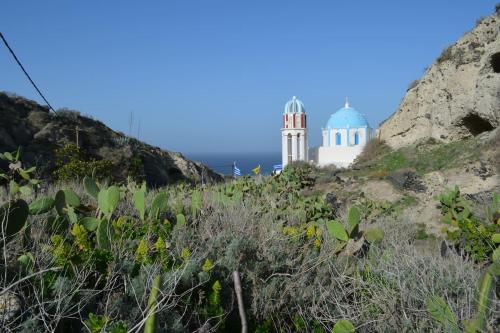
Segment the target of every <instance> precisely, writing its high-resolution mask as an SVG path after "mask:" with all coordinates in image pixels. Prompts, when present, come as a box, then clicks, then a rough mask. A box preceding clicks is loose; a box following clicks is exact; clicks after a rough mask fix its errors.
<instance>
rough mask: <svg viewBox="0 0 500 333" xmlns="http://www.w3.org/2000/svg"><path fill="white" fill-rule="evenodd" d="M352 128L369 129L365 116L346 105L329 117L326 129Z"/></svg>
mask: <svg viewBox="0 0 500 333" xmlns="http://www.w3.org/2000/svg"><path fill="white" fill-rule="evenodd" d="M348 127H349V128H353V127H370V125H368V121H367V120H366V118H365V116H363V115H362V114H361V113H360V112H359V111H357V110H355V109H354V108H351V107H350V106H349V104H347V103H346V105H345V107H343V108H342V109H339V110H338V111H337V112H335V113H334V114H332V115H331V116H330V119H328V123H327V124H326V128H348Z"/></svg>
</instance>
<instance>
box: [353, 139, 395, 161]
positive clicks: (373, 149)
mask: <svg viewBox="0 0 500 333" xmlns="http://www.w3.org/2000/svg"><path fill="white" fill-rule="evenodd" d="M391 150H392V149H391V148H390V147H389V146H388V145H387V143H385V141H383V140H380V139H378V138H374V139H371V140H370V141H368V143H367V144H366V146H365V147H364V148H363V151H362V152H361V154H359V156H358V157H357V158H356V160H355V161H354V165H355V166H362V165H367V164H371V163H370V162H373V161H375V160H377V159H378V158H379V157H380V156H382V155H385V154H387V153H388V152H390V151H391Z"/></svg>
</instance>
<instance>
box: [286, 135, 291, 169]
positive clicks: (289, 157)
mask: <svg viewBox="0 0 500 333" xmlns="http://www.w3.org/2000/svg"><path fill="white" fill-rule="evenodd" d="M286 148H287V152H288V163H292V135H291V134H288V137H287V143H286Z"/></svg>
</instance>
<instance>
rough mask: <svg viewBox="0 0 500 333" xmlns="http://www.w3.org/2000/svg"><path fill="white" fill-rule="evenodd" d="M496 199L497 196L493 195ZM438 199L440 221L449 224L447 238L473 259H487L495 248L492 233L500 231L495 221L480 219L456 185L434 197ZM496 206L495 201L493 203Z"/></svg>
mask: <svg viewBox="0 0 500 333" xmlns="http://www.w3.org/2000/svg"><path fill="white" fill-rule="evenodd" d="M494 198H495V200H498V199H497V198H498V196H494ZM436 199H437V200H438V201H439V205H438V208H440V210H441V215H442V219H441V220H442V222H443V223H446V224H449V225H451V226H452V227H455V228H452V229H451V230H449V231H448V238H449V239H450V240H451V241H452V242H453V243H454V244H455V245H456V246H457V247H459V248H460V249H463V250H464V251H465V252H466V253H468V254H470V255H471V256H472V258H473V259H474V260H477V261H488V260H490V259H491V254H492V253H493V251H494V249H495V247H496V246H495V243H494V242H493V235H495V234H497V233H500V225H498V224H496V223H495V221H484V222H482V221H480V220H479V219H478V218H477V217H475V216H474V215H473V214H472V212H471V209H470V202H468V201H467V200H466V199H464V198H463V197H462V196H461V195H460V190H459V188H458V186H455V188H454V189H448V190H446V191H444V192H443V193H441V194H440V195H439V196H437V197H436ZM493 204H494V205H495V206H496V207H498V205H496V203H493Z"/></svg>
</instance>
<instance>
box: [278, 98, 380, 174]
mask: <svg viewBox="0 0 500 333" xmlns="http://www.w3.org/2000/svg"><path fill="white" fill-rule="evenodd" d="M322 136H323V141H322V145H321V146H319V147H316V148H313V149H311V151H309V147H308V140H307V115H306V110H305V107H304V104H303V103H302V102H301V101H300V100H299V99H297V97H295V96H293V98H292V99H291V100H290V101H288V102H287V103H286V104H285V112H284V113H283V128H282V129H281V147H282V148H281V149H282V150H281V151H282V166H283V168H284V167H285V166H286V165H288V164H290V163H292V162H295V161H312V162H314V163H315V164H316V165H318V166H320V167H321V166H327V165H332V164H333V165H335V166H337V167H348V166H349V165H350V164H351V163H352V162H353V161H354V159H355V158H356V157H357V156H358V155H359V154H360V153H361V152H362V150H363V148H364V147H365V145H366V143H367V142H368V141H369V140H370V139H371V138H372V137H373V136H374V131H373V130H372V128H371V127H370V125H369V124H368V121H367V120H366V118H365V116H364V115H363V114H361V113H360V112H358V111H357V110H355V109H354V108H352V107H350V106H349V103H348V102H347V101H346V103H345V106H344V107H343V108H341V109H339V110H337V111H336V112H335V113H333V114H332V115H331V116H330V119H328V122H327V124H326V127H325V128H323V129H322Z"/></svg>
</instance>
